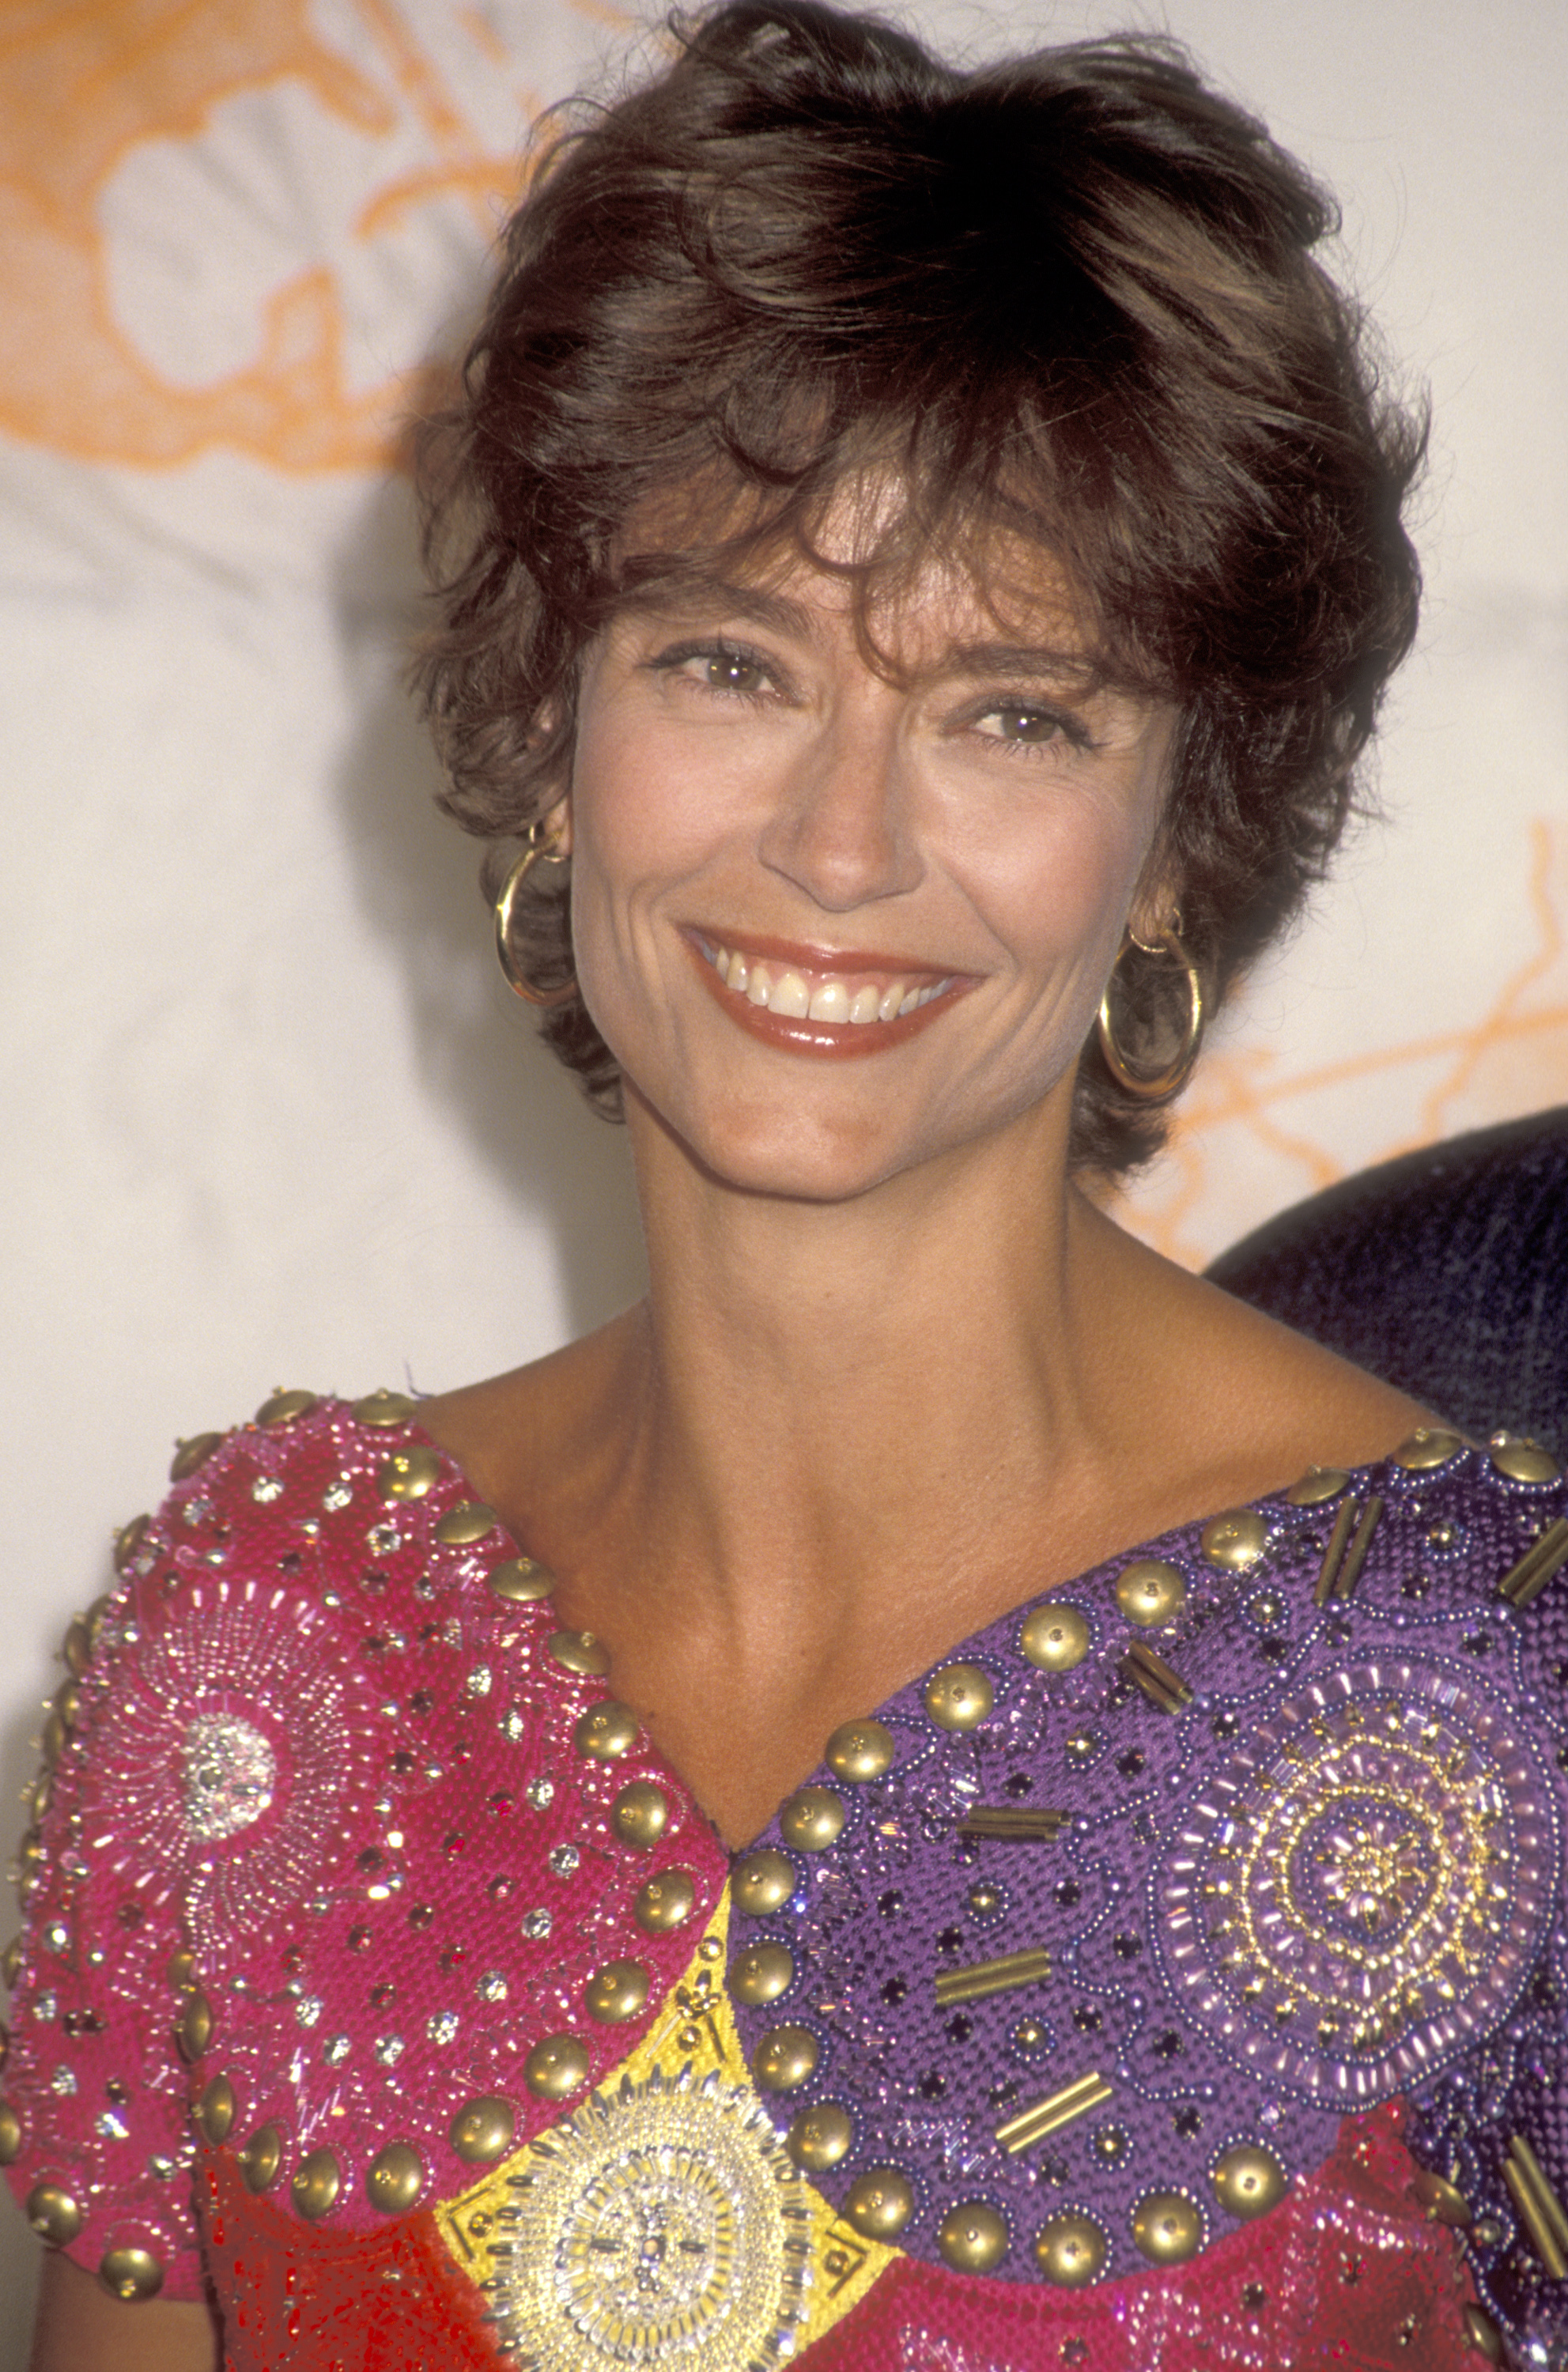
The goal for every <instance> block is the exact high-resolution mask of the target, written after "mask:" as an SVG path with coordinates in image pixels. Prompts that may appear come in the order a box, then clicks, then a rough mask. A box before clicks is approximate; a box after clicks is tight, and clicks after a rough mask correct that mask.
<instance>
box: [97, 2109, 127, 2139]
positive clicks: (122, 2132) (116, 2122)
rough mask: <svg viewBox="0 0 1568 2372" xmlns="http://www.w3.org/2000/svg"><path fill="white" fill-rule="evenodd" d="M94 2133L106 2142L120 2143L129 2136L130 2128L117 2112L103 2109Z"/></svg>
mask: <svg viewBox="0 0 1568 2372" xmlns="http://www.w3.org/2000/svg"><path fill="white" fill-rule="evenodd" d="M94 2131H95V2132H96V2133H99V2134H101V2135H102V2136H103V2138H104V2140H105V2141H106V2142H122V2141H124V2140H125V2138H126V2136H127V2135H128V2134H129V2133H130V2131H131V2128H130V2126H129V2125H128V2124H127V2123H126V2122H125V2120H124V2118H123V2117H122V2116H121V2115H120V2114H119V2113H118V2111H117V2110H113V2109H105V2110H103V2112H102V2113H101V2115H100V2116H99V2120H98V2122H97V2124H96V2126H95V2127H94Z"/></svg>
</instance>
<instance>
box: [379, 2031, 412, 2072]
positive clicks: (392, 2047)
mask: <svg viewBox="0 0 1568 2372" xmlns="http://www.w3.org/2000/svg"><path fill="white" fill-rule="evenodd" d="M407 2049H408V2045H407V2043H406V2042H405V2041H403V2038H402V2036H401V2034H383V2035H382V2036H381V2037H380V2038H379V2040H378V2041H377V2044H376V2057H377V2062H378V2064H380V2065H381V2066H383V2067H395V2066H396V2065H397V2064H398V2062H399V2060H400V2059H401V2057H402V2055H403V2052H405V2051H406V2050H407Z"/></svg>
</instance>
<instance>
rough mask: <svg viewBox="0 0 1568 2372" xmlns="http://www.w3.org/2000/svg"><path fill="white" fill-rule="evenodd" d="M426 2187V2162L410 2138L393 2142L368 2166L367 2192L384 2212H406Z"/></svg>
mask: <svg viewBox="0 0 1568 2372" xmlns="http://www.w3.org/2000/svg"><path fill="white" fill-rule="evenodd" d="M300 2170H301V2172H303V2171H304V2169H303V2168H302V2169H300ZM423 2190H424V2165H423V2163H422V2162H421V2159H420V2155H419V2152H418V2151H417V2150H416V2149H414V2148H412V2147H411V2145H409V2144H408V2143H407V2142H389V2143H388V2144H387V2146H386V2148H385V2149H382V2150H377V2153H376V2155H375V2157H373V2158H372V2159H371V2161H370V2164H369V2166H368V2167H367V2168H366V2174H365V2195H366V2199H368V2200H369V2202H370V2204H371V2206H372V2207H375V2208H378V2209H379V2210H380V2212H381V2214H382V2215H407V2214H408V2211H409V2209H410V2208H411V2207H412V2205H413V2203H414V2202H415V2200H416V2199H417V2198H418V2197H419V2194H420V2192H422V2191H423Z"/></svg>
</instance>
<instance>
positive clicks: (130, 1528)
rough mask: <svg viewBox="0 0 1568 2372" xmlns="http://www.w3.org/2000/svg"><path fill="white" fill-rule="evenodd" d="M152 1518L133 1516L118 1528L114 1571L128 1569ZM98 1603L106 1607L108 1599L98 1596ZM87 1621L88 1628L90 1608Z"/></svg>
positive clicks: (115, 1542)
mask: <svg viewBox="0 0 1568 2372" xmlns="http://www.w3.org/2000/svg"><path fill="white" fill-rule="evenodd" d="M152 1520H153V1519H152V1517H150V1516H133V1517H132V1518H131V1520H130V1522H129V1523H128V1524H122V1525H121V1527H120V1529H119V1530H118V1531H117V1532H116V1533H115V1535H114V1570H115V1572H116V1573H124V1572H126V1571H128V1569H129V1567H130V1564H131V1562H132V1560H133V1558H134V1556H135V1553H136V1551H137V1550H138V1549H139V1548H140V1547H141V1545H142V1542H143V1541H145V1539H146V1537H147V1533H148V1531H149V1530H150V1529H151V1527H152ZM98 1604H99V1606H100V1607H104V1608H107V1607H108V1604H109V1600H108V1599H107V1598H100V1599H99V1600H98ZM87 1622H88V1627H89V1629H90V1628H91V1623H92V1614H91V1610H89V1612H88V1616H87ZM93 1644H94V1645H95V1646H96V1645H97V1644H98V1643H97V1641H96V1640H95V1641H94V1643H93Z"/></svg>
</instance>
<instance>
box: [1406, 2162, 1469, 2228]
mask: <svg viewBox="0 0 1568 2372" xmlns="http://www.w3.org/2000/svg"><path fill="white" fill-rule="evenodd" d="M1411 2189H1412V2190H1413V2192H1415V2195H1416V2198H1417V2200H1418V2202H1419V2203H1420V2204H1421V2205H1422V2206H1423V2207H1424V2208H1425V2210H1426V2215H1427V2221H1428V2222H1429V2223H1433V2224H1446V2225H1447V2226H1448V2227H1450V2229H1452V2230H1454V2231H1457V2232H1462V2231H1463V2230H1464V2228H1465V2227H1466V2226H1467V2225H1468V2224H1469V2221H1470V2203H1469V2200H1468V2199H1467V2198H1466V2197H1465V2194H1464V2192H1462V2191H1460V2190H1459V2189H1458V2187H1457V2186H1456V2185H1455V2184H1454V2183H1451V2182H1449V2181H1448V2180H1447V2179H1446V2177H1445V2176H1443V2175H1441V2174H1433V2173H1431V2172H1429V2171H1428V2169H1426V2168H1425V2167H1423V2166H1418V2167H1417V2168H1416V2170H1415V2174H1414V2177H1413V2179H1412V2180H1411Z"/></svg>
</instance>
